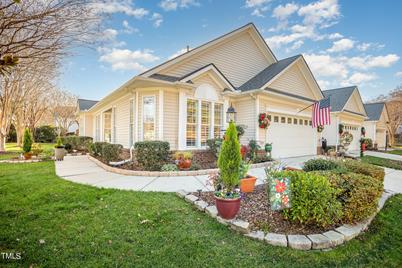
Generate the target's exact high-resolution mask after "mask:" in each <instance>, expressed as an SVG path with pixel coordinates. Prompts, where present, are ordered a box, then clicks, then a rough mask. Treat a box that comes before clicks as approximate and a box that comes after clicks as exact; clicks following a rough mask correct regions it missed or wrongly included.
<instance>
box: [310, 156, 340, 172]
mask: <svg viewBox="0 0 402 268" xmlns="http://www.w3.org/2000/svg"><path fill="white" fill-rule="evenodd" d="M336 168H339V164H338V163H337V162H335V161H332V160H326V159H320V158H318V159H310V160H308V161H306V162H305V163H304V166H303V170H304V171H306V172H308V171H314V170H332V169H336Z"/></svg>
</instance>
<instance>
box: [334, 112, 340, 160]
mask: <svg viewBox="0 0 402 268" xmlns="http://www.w3.org/2000/svg"><path fill="white" fill-rule="evenodd" d="M338 145H339V117H338V116H336V144H335V152H338Z"/></svg>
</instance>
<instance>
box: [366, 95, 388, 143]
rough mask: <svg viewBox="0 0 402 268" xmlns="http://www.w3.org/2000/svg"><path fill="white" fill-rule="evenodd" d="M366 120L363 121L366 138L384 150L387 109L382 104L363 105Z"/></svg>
mask: <svg viewBox="0 0 402 268" xmlns="http://www.w3.org/2000/svg"><path fill="white" fill-rule="evenodd" d="M364 108H365V109H366V111H367V116H368V118H367V119H366V121H364V128H365V129H366V138H370V139H372V140H373V143H377V147H378V148H379V149H384V148H385V145H386V142H387V124H388V121H389V118H388V111H387V107H386V105H385V103H384V102H379V103H368V104H364Z"/></svg>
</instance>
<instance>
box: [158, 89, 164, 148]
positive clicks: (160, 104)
mask: <svg viewBox="0 0 402 268" xmlns="http://www.w3.org/2000/svg"><path fill="white" fill-rule="evenodd" d="M163 97H164V96H163V90H162V89H159V116H158V117H159V118H158V120H159V121H158V122H159V124H158V137H159V140H163V114H164V109H163V102H164V100H163Z"/></svg>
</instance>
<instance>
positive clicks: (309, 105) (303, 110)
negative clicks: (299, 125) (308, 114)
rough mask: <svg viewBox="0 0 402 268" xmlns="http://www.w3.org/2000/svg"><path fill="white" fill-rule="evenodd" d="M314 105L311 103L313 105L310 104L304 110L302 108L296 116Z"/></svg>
mask: <svg viewBox="0 0 402 268" xmlns="http://www.w3.org/2000/svg"><path fill="white" fill-rule="evenodd" d="M314 103H315V102H314ZM314 103H313V104H310V105H309V106H307V107H305V108H303V109H301V110H300V111H298V112H297V113H296V114H298V113H301V112H303V111H304V110H306V109H308V108H310V107H311V106H313V105H314Z"/></svg>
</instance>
